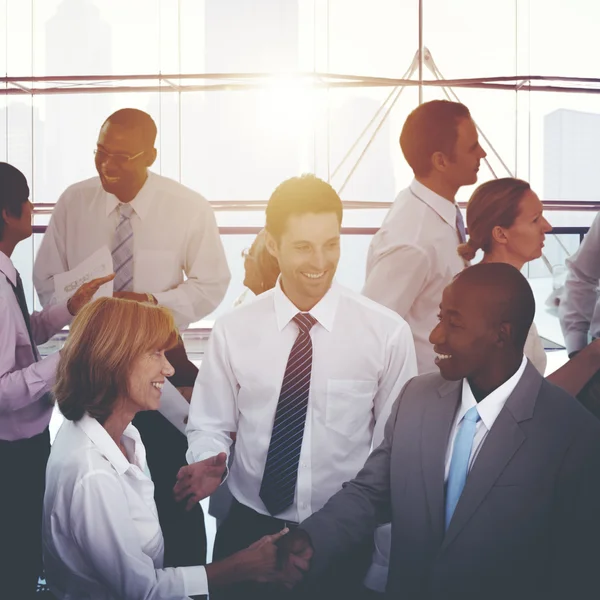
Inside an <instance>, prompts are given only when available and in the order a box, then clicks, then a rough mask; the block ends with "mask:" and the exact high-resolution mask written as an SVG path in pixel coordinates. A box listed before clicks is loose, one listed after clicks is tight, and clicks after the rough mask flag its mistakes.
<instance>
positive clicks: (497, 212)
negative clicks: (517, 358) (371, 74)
mask: <svg viewBox="0 0 600 600" xmlns="http://www.w3.org/2000/svg"><path fill="white" fill-rule="evenodd" d="M543 209H544V207H543V205H542V202H541V201H540V199H539V197H538V196H537V194H536V193H535V192H534V191H533V190H532V189H531V187H530V185H529V184H528V183H527V182H526V181H522V180H520V179H515V178H512V177H505V178H502V179H494V180H492V181H488V182H486V183H484V184H482V185H480V186H479V187H478V188H477V189H476V190H475V191H474V192H473V195H472V196H471V198H470V200H469V202H468V204H467V230H468V232H469V239H468V241H467V242H466V243H465V244H460V245H459V246H458V253H459V255H460V256H462V257H463V258H464V259H465V260H469V261H470V260H473V258H474V257H475V254H476V252H477V251H478V250H480V249H481V250H483V258H482V261H481V262H505V263H508V264H511V265H513V266H514V267H516V268H517V269H519V270H521V269H522V268H523V266H524V265H525V264H526V263H528V262H529V261H532V260H534V259H536V258H539V257H540V256H541V255H542V249H543V247H544V240H545V237H546V233H548V232H549V231H550V230H551V229H552V226H551V225H550V223H548V221H547V220H546V219H545V218H544V215H543ZM525 356H526V357H527V358H528V359H529V360H530V361H531V362H532V363H533V365H534V366H535V367H536V368H537V370H538V371H539V372H540V373H541V374H542V375H544V372H545V370H546V353H545V351H544V347H543V345H542V342H541V339H540V336H539V335H538V332H537V329H536V327H535V323H534V324H533V325H532V326H531V329H530V331H529V335H528V337H527V341H526V342H525ZM599 367H600V346H599V345H598V344H591V345H590V346H588V347H587V348H586V349H585V351H582V352H580V353H579V354H578V355H577V356H576V357H574V358H573V359H571V360H570V361H568V362H567V363H566V364H565V365H564V366H563V367H561V368H560V369H558V370H557V371H555V372H554V373H552V374H551V375H549V376H548V378H547V379H548V380H549V381H551V382H552V383H555V384H556V385H558V386H559V387H562V388H563V389H565V390H566V391H567V392H569V393H570V394H572V395H574V396H575V395H577V394H578V393H579V392H580V391H581V389H582V388H583V386H584V385H585V384H586V383H587V382H588V381H589V379H590V378H591V377H592V376H593V375H594V373H595V372H596V371H597V370H598V368H599Z"/></svg>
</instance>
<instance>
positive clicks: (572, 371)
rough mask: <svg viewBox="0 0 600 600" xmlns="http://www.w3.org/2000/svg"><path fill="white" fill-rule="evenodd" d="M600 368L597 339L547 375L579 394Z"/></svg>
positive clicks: (555, 383) (570, 391)
mask: <svg viewBox="0 0 600 600" xmlns="http://www.w3.org/2000/svg"><path fill="white" fill-rule="evenodd" d="M598 369H600V339H598V340H595V341H594V342H592V343H591V344H589V345H587V346H586V347H585V348H583V350H581V351H579V352H578V353H577V354H575V356H573V358H571V359H570V360H568V361H567V362H566V363H565V364H564V365H563V366H562V367H560V369H557V370H556V371H554V373H551V374H550V375H548V377H546V379H547V380H548V381H550V382H551V383H553V384H554V385H557V386H558V387H560V388H562V389H563V390H565V391H566V392H568V393H569V394H571V396H577V394H579V392H581V390H582V389H583V388H584V386H585V385H586V384H587V383H588V381H589V380H590V379H591V378H592V377H593V376H594V375H595V374H596V372H597V371H598Z"/></svg>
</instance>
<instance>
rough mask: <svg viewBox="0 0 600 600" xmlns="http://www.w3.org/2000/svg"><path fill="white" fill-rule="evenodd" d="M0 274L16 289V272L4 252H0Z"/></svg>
mask: <svg viewBox="0 0 600 600" xmlns="http://www.w3.org/2000/svg"><path fill="white" fill-rule="evenodd" d="M0 272H2V273H4V274H5V275H6V279H8V281H10V283H12V285H13V287H17V270H16V269H15V265H13V263H12V260H10V258H9V257H8V256H6V254H4V252H0Z"/></svg>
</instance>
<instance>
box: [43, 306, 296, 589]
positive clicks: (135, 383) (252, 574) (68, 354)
mask: <svg viewBox="0 0 600 600" xmlns="http://www.w3.org/2000/svg"><path fill="white" fill-rule="evenodd" d="M176 342H177V329H176V328H175V325H174V322H173V317H172V315H171V313H170V312H169V311H168V310H167V309H164V308H161V307H158V306H154V305H150V304H141V303H138V302H133V301H129V300H118V299H114V298H101V299H99V300H97V301H96V302H94V303H92V304H91V305H88V306H87V307H86V308H84V309H83V310H82V311H81V312H80V314H79V315H78V316H77V318H76V319H75V321H74V322H73V325H72V326H71V330H70V333H69V338H68V340H67V342H66V344H65V347H64V348H63V350H62V351H61V359H60V363H59V367H58V374H57V383H56V387H55V396H56V400H57V402H58V405H59V407H60V409H61V412H62V413H63V415H64V416H65V419H66V420H65V422H64V424H63V425H62V427H61V429H60V431H59V432H58V434H57V437H56V440H55V442H54V445H53V446H52V451H51V453H50V459H49V461H48V468H47V472H46V482H47V485H46V494H45V498H44V515H43V548H44V564H45V571H46V578H47V581H48V584H49V586H50V589H51V591H52V592H53V594H54V595H55V596H56V597H57V598H59V599H63V600H67V599H76V598H77V599H80V598H94V600H113V599H117V598H119V599H121V598H127V600H142V599H144V600H154V599H156V600H158V599H159V598H160V599H161V600H165V599H173V600H175V599H177V600H181V599H183V598H187V597H188V596H193V595H200V594H207V593H208V592H209V591H212V590H213V589H214V587H215V586H221V585H226V584H228V583H235V582H238V581H244V580H259V581H265V580H267V581H276V580H282V578H283V573H281V572H280V571H277V569H276V564H275V563H276V547H275V545H274V542H275V541H276V540H277V539H278V538H279V537H280V536H281V535H283V534H284V533H285V532H286V530H284V531H282V532H280V533H278V534H276V535H272V536H266V537H264V538H262V539H261V540H259V541H258V542H257V543H256V544H253V545H252V546H250V547H249V548H247V549H245V550H242V551H241V552H238V553H237V554H235V555H233V556H231V557H230V558H227V559H225V560H223V561H220V562H216V563H212V564H210V565H207V566H206V567H204V566H190V567H177V568H163V551H164V548H163V536H162V532H161V528H160V524H159V520H158V515H157V511H156V505H155V503H154V485H153V483H152V481H151V479H150V478H149V477H148V475H147V467H146V460H145V450H144V446H143V444H142V441H141V439H140V435H139V433H138V431H137V430H136V429H135V427H133V425H131V421H132V419H133V417H134V416H135V414H136V413H137V412H139V411H141V410H156V409H157V408H158V406H159V404H160V396H161V388H162V385H163V383H164V380H165V378H166V377H169V376H170V375H172V374H173V367H172V366H171V365H170V363H169V362H168V361H167V359H166V358H165V350H168V349H169V348H170V347H172V346H174V345H175V344H176ZM203 464H204V468H203V470H202V474H201V477H202V494H201V497H205V496H208V495H209V494H210V493H211V492H212V491H213V490H214V489H215V488H216V487H217V486H218V485H219V483H220V482H221V478H222V474H223V472H224V469H225V455H224V454H221V455H219V456H215V457H212V458H209V459H207V460H206V461H203ZM199 499H200V498H199V497H196V496H194V497H190V498H189V499H188V502H190V503H192V502H196V501H198V500H199ZM289 575H290V574H289V573H288V574H287V576H288V577H289Z"/></svg>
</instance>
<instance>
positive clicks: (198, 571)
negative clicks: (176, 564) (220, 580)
mask: <svg viewBox="0 0 600 600" xmlns="http://www.w3.org/2000/svg"><path fill="white" fill-rule="evenodd" d="M181 572H182V573H183V589H184V592H185V595H186V596H203V595H207V594H208V578H207V577H206V569H205V568H204V567H182V568H181Z"/></svg>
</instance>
